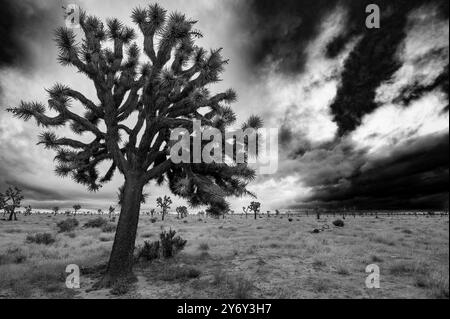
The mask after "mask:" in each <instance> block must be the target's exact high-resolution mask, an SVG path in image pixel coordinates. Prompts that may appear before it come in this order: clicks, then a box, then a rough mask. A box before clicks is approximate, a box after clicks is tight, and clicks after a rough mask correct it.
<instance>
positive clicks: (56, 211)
mask: <svg viewBox="0 0 450 319" xmlns="http://www.w3.org/2000/svg"><path fill="white" fill-rule="evenodd" d="M52 211H53V215H57V214H58V212H59V207H58V206H55V207H53V208H52Z"/></svg>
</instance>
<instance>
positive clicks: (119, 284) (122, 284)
mask: <svg viewBox="0 0 450 319" xmlns="http://www.w3.org/2000/svg"><path fill="white" fill-rule="evenodd" d="M130 288H131V285H130V283H129V281H128V280H126V279H122V280H118V281H116V282H115V283H114V285H113V286H112V289H111V291H110V292H111V293H112V294H113V295H116V296H122V295H125V294H127V293H128V292H129V291H130Z"/></svg>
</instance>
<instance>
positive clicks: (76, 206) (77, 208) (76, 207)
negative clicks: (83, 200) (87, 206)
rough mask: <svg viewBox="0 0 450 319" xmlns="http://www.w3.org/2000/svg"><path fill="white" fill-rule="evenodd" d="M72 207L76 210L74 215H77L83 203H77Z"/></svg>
mask: <svg viewBox="0 0 450 319" xmlns="http://www.w3.org/2000/svg"><path fill="white" fill-rule="evenodd" d="M72 208H73V211H74V215H75V216H76V215H77V212H78V211H79V210H80V209H81V205H78V204H76V205H73V206H72Z"/></svg>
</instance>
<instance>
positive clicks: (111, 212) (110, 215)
mask: <svg viewBox="0 0 450 319" xmlns="http://www.w3.org/2000/svg"><path fill="white" fill-rule="evenodd" d="M108 211H109V219H111V217H112V215H113V214H114V212H115V211H116V208H115V207H114V206H109V208H108Z"/></svg>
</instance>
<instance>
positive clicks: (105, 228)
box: [102, 223, 116, 233]
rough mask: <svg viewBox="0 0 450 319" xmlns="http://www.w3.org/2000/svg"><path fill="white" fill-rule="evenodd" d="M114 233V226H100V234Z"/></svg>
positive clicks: (108, 224)
mask: <svg viewBox="0 0 450 319" xmlns="http://www.w3.org/2000/svg"><path fill="white" fill-rule="evenodd" d="M115 231H116V225H115V224H113V223H107V224H105V225H103V226H102V232H104V233H113V232H115Z"/></svg>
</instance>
